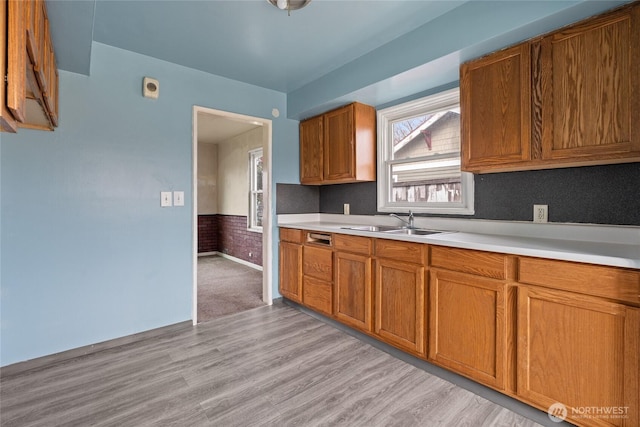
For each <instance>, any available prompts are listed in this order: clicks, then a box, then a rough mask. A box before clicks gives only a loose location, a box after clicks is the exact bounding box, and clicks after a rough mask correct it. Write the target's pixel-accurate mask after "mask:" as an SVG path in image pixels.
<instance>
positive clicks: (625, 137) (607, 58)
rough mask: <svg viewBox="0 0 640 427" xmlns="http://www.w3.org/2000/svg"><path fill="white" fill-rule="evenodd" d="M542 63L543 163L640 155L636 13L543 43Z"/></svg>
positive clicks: (639, 15)
mask: <svg viewBox="0 0 640 427" xmlns="http://www.w3.org/2000/svg"><path fill="white" fill-rule="evenodd" d="M542 57H543V61H547V64H546V66H543V69H542V72H543V81H546V82H547V83H548V85H549V86H548V90H545V91H544V94H543V96H544V102H543V110H542V111H543V135H544V137H543V158H545V159H562V158H575V157H580V156H587V157H589V156H599V157H602V156H607V155H610V156H612V157H616V154H617V155H623V154H625V153H627V155H628V153H629V152H640V138H639V135H638V123H640V103H639V102H638V97H639V96H640V71H639V69H640V7H637V6H636V7H632V8H625V9H623V10H620V11H618V12H615V13H613V14H609V15H606V16H603V17H599V18H595V19H592V20H589V21H588V22H585V23H583V24H579V25H576V26H574V27H570V28H568V29H566V30H563V31H559V32H557V33H554V34H552V35H550V36H548V37H545V38H544V39H543V40H542ZM638 154H640V153H638Z"/></svg>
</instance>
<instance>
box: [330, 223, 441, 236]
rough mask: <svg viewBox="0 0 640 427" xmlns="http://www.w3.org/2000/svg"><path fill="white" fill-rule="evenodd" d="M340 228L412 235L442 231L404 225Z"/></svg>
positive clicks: (425, 234) (424, 234)
mask: <svg viewBox="0 0 640 427" xmlns="http://www.w3.org/2000/svg"><path fill="white" fill-rule="evenodd" d="M342 228H344V229H347V230H357V231H373V232H378V233H388V234H407V235H413V236H427V235H429V234H437V233H442V231H438V230H427V229H425V228H405V227H394V226H389V225H358V226H354V227H342Z"/></svg>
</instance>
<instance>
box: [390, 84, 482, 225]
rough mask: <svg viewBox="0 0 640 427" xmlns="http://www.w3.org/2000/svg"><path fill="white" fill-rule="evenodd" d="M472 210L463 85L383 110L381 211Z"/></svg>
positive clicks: (471, 182)
mask: <svg viewBox="0 0 640 427" xmlns="http://www.w3.org/2000/svg"><path fill="white" fill-rule="evenodd" d="M409 210H412V211H413V212H418V213H439V214H458V215H460V214H463V215H472V214H473V213H474V206H473V175H472V174H470V173H466V172H461V170H460V91H459V89H458V88H456V89H451V90H448V91H444V92H441V93H438V94H435V95H431V96H428V97H425V98H421V99H417V100H413V101H409V102H406V103H403V104H399V105H396V106H393V107H389V108H385V109H383V110H379V111H378V211H380V212H407V211H409Z"/></svg>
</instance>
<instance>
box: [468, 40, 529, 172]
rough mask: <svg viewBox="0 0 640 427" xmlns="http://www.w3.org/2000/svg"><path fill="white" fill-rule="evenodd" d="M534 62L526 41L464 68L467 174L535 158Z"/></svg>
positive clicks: (469, 63)
mask: <svg viewBox="0 0 640 427" xmlns="http://www.w3.org/2000/svg"><path fill="white" fill-rule="evenodd" d="M530 58H531V53H530V49H529V44H528V43H524V44H521V45H518V46H514V47H512V48H509V49H505V50H503V51H500V52H496V53H495V54H492V55H489V56H487V57H484V58H481V59H478V60H476V61H472V62H468V63H466V64H463V65H462V67H461V94H462V95H461V110H462V169H463V170H474V169H477V168H478V167H491V166H492V165H498V166H502V165H504V164H508V163H514V162H515V163H520V162H522V161H527V160H529V159H530V158H531V149H530V138H531V137H530V135H531V132H530V127H531V119H530V111H531V107H530V87H531V59H530Z"/></svg>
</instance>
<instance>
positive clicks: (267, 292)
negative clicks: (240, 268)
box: [191, 105, 273, 325]
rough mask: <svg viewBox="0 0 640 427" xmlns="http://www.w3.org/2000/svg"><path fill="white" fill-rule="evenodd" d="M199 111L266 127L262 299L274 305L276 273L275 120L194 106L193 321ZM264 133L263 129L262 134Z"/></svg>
mask: <svg viewBox="0 0 640 427" xmlns="http://www.w3.org/2000/svg"><path fill="white" fill-rule="evenodd" d="M198 113H205V114H212V115H216V116H221V117H228V118H232V119H235V120H238V119H239V120H244V121H247V122H251V123H255V124H259V125H261V126H262V127H263V129H265V130H266V137H263V150H264V151H263V155H264V164H263V174H264V175H263V181H262V185H263V187H264V188H263V192H264V197H263V201H264V211H263V212H264V214H263V215H264V216H263V219H262V221H263V227H262V300H263V301H264V302H265V303H267V304H269V305H271V304H273V291H272V283H273V274H272V271H271V265H272V262H273V254H272V250H271V245H272V242H273V240H272V230H271V223H272V218H271V199H270V198H271V176H272V174H271V163H272V162H271V154H272V123H271V120H269V119H264V118H261V117H252V116H246V115H243V114H236V113H230V112H228V111H222V110H214V109H212V108H206V107H199V106H197V105H194V106H193V128H192V132H191V134H192V149H191V152H192V166H191V168H192V171H193V174H192V180H191V194H193V197H192V200H191V212H192V219H191V232H192V242H193V244H192V250H191V252H192V253H191V262H192V277H193V286H192V292H193V307H192V309H191V318H192V319H193V324H194V325H196V324H197V323H198ZM264 134H265V132H263V135H264Z"/></svg>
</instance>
